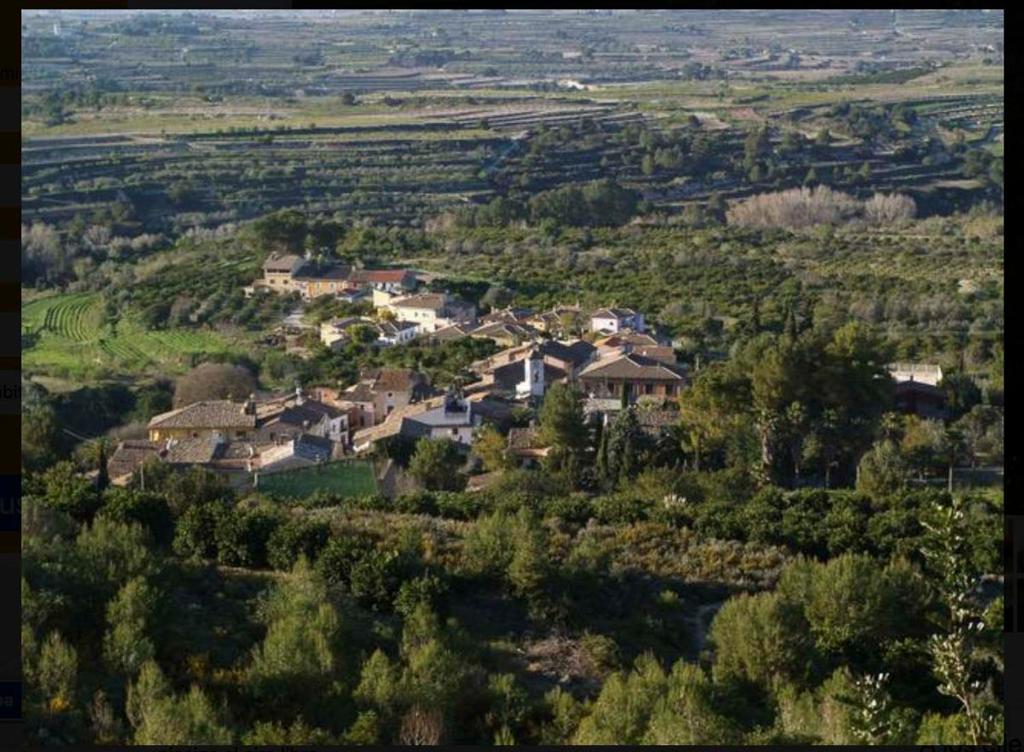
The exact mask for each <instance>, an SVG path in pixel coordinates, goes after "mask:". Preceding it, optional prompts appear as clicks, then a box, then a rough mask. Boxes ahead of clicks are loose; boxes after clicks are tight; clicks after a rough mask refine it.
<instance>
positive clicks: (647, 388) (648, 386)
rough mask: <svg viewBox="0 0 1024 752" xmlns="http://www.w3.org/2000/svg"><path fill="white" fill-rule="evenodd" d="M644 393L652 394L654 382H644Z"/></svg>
mask: <svg viewBox="0 0 1024 752" xmlns="http://www.w3.org/2000/svg"><path fill="white" fill-rule="evenodd" d="M644 394H654V384H644Z"/></svg>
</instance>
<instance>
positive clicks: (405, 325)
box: [377, 321, 419, 346]
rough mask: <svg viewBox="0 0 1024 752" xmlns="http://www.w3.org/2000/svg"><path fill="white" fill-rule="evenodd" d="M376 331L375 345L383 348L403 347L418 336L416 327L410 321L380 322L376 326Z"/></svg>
mask: <svg viewBox="0 0 1024 752" xmlns="http://www.w3.org/2000/svg"><path fill="white" fill-rule="evenodd" d="M377 331H378V332H379V333H380V334H379V335H378V337H377V344H378V345H384V346H392V345H404V344H405V343H407V342H412V341H413V340H414V339H416V335H417V334H419V328H418V327H417V325H416V324H413V323H412V322H410V321H382V322H380V323H379V324H377Z"/></svg>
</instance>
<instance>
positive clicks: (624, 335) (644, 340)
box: [594, 329, 661, 347]
mask: <svg viewBox="0 0 1024 752" xmlns="http://www.w3.org/2000/svg"><path fill="white" fill-rule="evenodd" d="M594 344H595V345H597V346H598V347H619V346H620V345H633V346H634V347H636V346H658V345H661V342H659V341H658V340H657V339H656V338H655V337H653V336H652V335H650V334H641V333H639V332H634V331H630V330H628V329H624V330H623V331H621V332H616V333H615V334H609V335H608V336H607V337H602V338H601V339H599V340H597V341H596V342H594Z"/></svg>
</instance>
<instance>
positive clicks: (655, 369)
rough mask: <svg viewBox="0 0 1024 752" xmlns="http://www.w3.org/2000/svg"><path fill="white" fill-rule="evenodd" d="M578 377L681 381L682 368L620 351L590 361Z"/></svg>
mask: <svg viewBox="0 0 1024 752" xmlns="http://www.w3.org/2000/svg"><path fill="white" fill-rule="evenodd" d="M580 377H581V378H588V377H590V378H608V379H644V380H652V381H655V380H661V381H682V380H683V370H682V368H680V367H679V366H673V365H668V364H667V363H662V362H661V361H658V360H654V359H653V358H646V357H644V356H643V355H638V354H636V353H622V354H619V355H612V356H609V357H605V358H601V359H600V360H598V361H596V362H594V363H591V364H590V365H589V366H587V367H586V368H584V369H583V371H582V372H581V373H580Z"/></svg>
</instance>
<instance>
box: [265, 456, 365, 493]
mask: <svg viewBox="0 0 1024 752" xmlns="http://www.w3.org/2000/svg"><path fill="white" fill-rule="evenodd" d="M259 488H260V490H261V491H264V492H266V493H268V494H275V495H278V496H287V497H291V498H298V499H301V498H305V497H307V496H309V495H310V494H311V493H313V492H314V491H316V490H318V489H323V490H324V491H327V492H329V493H332V494H337V495H340V496H367V495H369V494H373V493H376V492H377V480H376V478H375V477H374V473H373V465H371V464H370V463H369V462H364V461H360V460H343V461H341V462H331V463H329V464H327V465H324V466H322V467H311V468H306V469H303V470H289V471H287V472H283V473H271V474H269V475H261V476H260V480H259Z"/></svg>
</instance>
